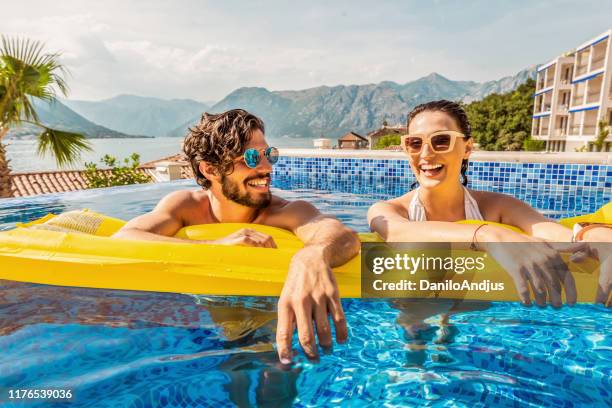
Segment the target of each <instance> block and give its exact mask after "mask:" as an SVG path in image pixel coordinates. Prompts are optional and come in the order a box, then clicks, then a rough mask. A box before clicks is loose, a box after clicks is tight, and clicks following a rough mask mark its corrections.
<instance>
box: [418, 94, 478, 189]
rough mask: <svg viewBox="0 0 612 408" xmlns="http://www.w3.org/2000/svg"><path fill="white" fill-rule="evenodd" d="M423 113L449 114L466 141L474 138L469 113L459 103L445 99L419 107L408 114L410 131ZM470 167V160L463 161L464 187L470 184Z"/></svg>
mask: <svg viewBox="0 0 612 408" xmlns="http://www.w3.org/2000/svg"><path fill="white" fill-rule="evenodd" d="M422 112H444V113H446V114H448V115H449V116H450V117H452V118H453V119H455V122H457V124H458V125H459V129H461V133H463V134H464V135H465V140H466V141H467V140H469V139H470V138H471V137H472V127H471V126H470V121H469V119H468V117H467V113H465V110H463V108H462V107H461V105H459V104H458V103H457V102H452V101H447V100H445V99H441V100H439V101H431V102H427V103H423V104H421V105H418V106H417V107H415V108H414V109H413V110H412V111H411V112H410V113H409V114H408V121H407V123H406V129H408V127H409V126H410V122H411V121H412V120H413V119H414V118H415V117H416V116H417V115H418V114H419V113H422ZM468 166H469V162H468V160H467V159H463V161H462V162H461V184H463V185H464V186H467V184H468V178H467V171H468ZM418 185H419V183H418V182H417V181H415V182H414V183H412V185H411V186H410V188H412V189H414V188H415V187H417V186H418Z"/></svg>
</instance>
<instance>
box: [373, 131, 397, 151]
mask: <svg viewBox="0 0 612 408" xmlns="http://www.w3.org/2000/svg"><path fill="white" fill-rule="evenodd" d="M400 143H401V136H400V135H398V134H394V133H391V134H389V135H384V136H381V138H380V139H378V141H377V142H376V145H375V146H374V149H375V150H382V149H384V148H385V147H388V146H399V145H400Z"/></svg>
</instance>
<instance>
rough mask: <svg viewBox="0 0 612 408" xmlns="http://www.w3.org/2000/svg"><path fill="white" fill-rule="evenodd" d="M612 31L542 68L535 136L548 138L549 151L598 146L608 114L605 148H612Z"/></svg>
mask: <svg viewBox="0 0 612 408" xmlns="http://www.w3.org/2000/svg"><path fill="white" fill-rule="evenodd" d="M611 35H612V29H611V30H608V31H606V32H605V33H602V34H600V35H598V36H597V37H595V38H592V39H590V40H589V41H587V42H585V43H583V44H581V45H579V46H578V47H577V48H576V49H575V50H573V51H571V52H569V53H567V54H564V55H561V56H559V57H557V58H555V59H553V60H552V61H550V62H548V63H546V64H544V65H541V66H539V67H538V69H537V77H536V92H535V94H534V106H533V126H532V130H531V137H532V138H533V139H535V140H544V141H546V150H549V151H570V152H573V151H574V150H575V149H580V148H582V147H583V146H584V147H585V148H586V149H587V150H589V151H591V150H593V141H594V140H595V138H596V135H597V133H598V131H599V129H598V122H599V120H601V119H603V120H605V121H606V122H607V123H608V127H609V128H610V129H611V132H610V135H609V136H608V137H607V138H606V140H605V143H604V151H608V152H609V151H612V126H611V125H612V55H611V54H612V45H611V44H612V42H611V38H610V37H611Z"/></svg>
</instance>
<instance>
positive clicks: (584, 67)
mask: <svg viewBox="0 0 612 408" xmlns="http://www.w3.org/2000/svg"><path fill="white" fill-rule="evenodd" d="M587 69H588V67H587V65H586V64H585V65H580V66H578V67H576V70H575V74H574V76H575V77H579V76H580V75H582V74H586V72H587Z"/></svg>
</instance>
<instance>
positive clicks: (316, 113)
mask: <svg viewBox="0 0 612 408" xmlns="http://www.w3.org/2000/svg"><path fill="white" fill-rule="evenodd" d="M535 72H536V71H535V66H534V67H531V68H528V69H525V70H522V71H520V72H519V73H517V74H516V75H514V76H509V77H505V78H502V79H499V80H497V81H488V82H484V83H478V82H474V81H453V80H450V79H447V78H445V77H443V76H442V75H440V74H436V73H432V74H430V75H427V76H426V77H423V78H420V79H417V80H416V81H412V82H408V83H405V84H398V83H395V82H391V81H385V82H380V83H378V84H369V85H339V86H334V87H329V86H320V87H316V88H310V89H305V90H300V91H269V90H267V89H265V88H239V89H237V90H235V91H233V92H232V93H230V94H229V95H227V96H226V97H225V98H224V99H223V100H221V101H219V102H218V103H216V104H215V105H213V106H212V107H210V108H209V109H208V111H209V112H211V113H218V112H224V111H226V110H228V109H233V108H243V109H246V110H247V111H249V112H252V113H254V114H256V115H258V116H259V117H261V118H262V119H263V120H264V122H265V124H266V134H267V135H271V136H275V137H283V136H284V137H307V138H312V137H319V136H321V135H324V136H326V137H331V138H336V137H339V136H342V135H344V134H345V133H347V132H349V131H354V132H357V133H361V134H366V133H367V132H369V131H371V130H374V129H378V128H379V127H380V126H381V125H382V123H383V121H387V123H389V124H391V125H393V124H400V123H401V124H403V123H405V122H406V114H407V113H408V112H409V111H410V110H411V109H412V108H414V107H415V106H416V105H418V104H420V103H423V102H426V101H430V100H435V99H449V100H455V101H459V100H460V101H463V102H472V101H474V100H479V99H482V98H484V97H485V96H487V95H489V94H491V93H503V92H508V91H511V90H513V89H515V88H516V87H517V86H518V85H520V84H521V83H523V82H525V81H526V80H527V79H528V78H535ZM199 120H200V114H197V115H194V117H192V118H191V119H190V120H188V121H186V122H185V123H183V124H181V125H180V126H178V127H177V128H176V129H174V130H173V131H171V132H170V133H169V135H170V136H177V137H178V136H184V135H185V132H186V129H187V128H188V127H189V126H192V125H194V124H196V123H197V122H198V121H199Z"/></svg>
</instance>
